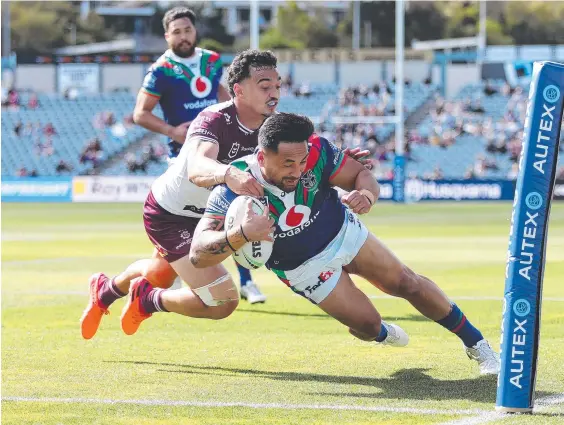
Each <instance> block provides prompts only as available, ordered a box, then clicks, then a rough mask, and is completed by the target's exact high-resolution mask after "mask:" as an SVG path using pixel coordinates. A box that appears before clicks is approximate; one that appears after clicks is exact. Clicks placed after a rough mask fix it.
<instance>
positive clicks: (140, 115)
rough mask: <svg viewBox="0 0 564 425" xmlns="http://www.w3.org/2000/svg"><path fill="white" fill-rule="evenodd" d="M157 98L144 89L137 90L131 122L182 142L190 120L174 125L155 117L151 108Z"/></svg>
mask: <svg viewBox="0 0 564 425" xmlns="http://www.w3.org/2000/svg"><path fill="white" fill-rule="evenodd" d="M159 99H160V98H159V97H157V96H155V95H153V94H149V93H147V92H146V91H145V90H144V89H141V90H139V94H138V95H137V102H136V104H135V109H134V110H133V122H135V124H137V125H140V126H141V127H143V128H146V129H147V130H149V131H152V132H154V133H160V134H164V135H165V136H167V137H170V138H171V139H172V140H174V141H175V142H178V143H184V140H185V139H186V133H187V132H188V127H189V125H190V122H185V123H183V124H180V125H179V126H177V127H174V126H172V125H170V124H167V123H166V122H165V121H163V120H162V119H160V118H159V117H157V116H156V115H155V114H153V109H155V106H157V103H159Z"/></svg>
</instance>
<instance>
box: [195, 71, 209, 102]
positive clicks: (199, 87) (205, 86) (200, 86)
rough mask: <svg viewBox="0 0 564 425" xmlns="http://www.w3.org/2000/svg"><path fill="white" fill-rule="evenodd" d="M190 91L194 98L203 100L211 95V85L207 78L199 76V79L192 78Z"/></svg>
mask: <svg viewBox="0 0 564 425" xmlns="http://www.w3.org/2000/svg"><path fill="white" fill-rule="evenodd" d="M190 89H191V90H192V94H193V95H194V96H196V97H197V98H198V99H203V98H204V97H206V96H208V95H209V94H210V93H211V90H212V83H211V81H210V79H209V78H208V77H206V76H205V75H200V76H199V77H194V78H192V81H190Z"/></svg>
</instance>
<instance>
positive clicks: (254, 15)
mask: <svg viewBox="0 0 564 425" xmlns="http://www.w3.org/2000/svg"><path fill="white" fill-rule="evenodd" d="M250 3H251V4H250V6H251V14H250V17H249V24H250V32H251V49H258V48H259V30H260V28H259V0H250Z"/></svg>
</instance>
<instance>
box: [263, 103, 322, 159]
mask: <svg viewBox="0 0 564 425" xmlns="http://www.w3.org/2000/svg"><path fill="white" fill-rule="evenodd" d="M313 131H314V126H313V123H312V122H311V120H310V119H309V118H308V117H306V116H304V115H298V114H290V113H285V112H280V113H277V114H274V115H271V116H270V117H268V118H267V119H266V121H264V123H263V124H262V126H261V127H260V130H259V134H258V143H259V146H260V147H262V148H264V149H268V150H270V151H272V152H275V153H277V152H278V145H279V144H280V143H281V142H284V143H303V142H305V141H307V140H308V139H309V138H310V137H311V135H312V134H313Z"/></svg>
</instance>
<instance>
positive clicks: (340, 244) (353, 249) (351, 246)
mask: <svg viewBox="0 0 564 425" xmlns="http://www.w3.org/2000/svg"><path fill="white" fill-rule="evenodd" d="M367 237H368V229H367V228H366V226H364V224H362V222H361V221H360V219H359V218H358V217H357V215H356V214H355V213H353V212H352V211H350V210H349V209H346V211H345V221H344V223H343V226H342V227H341V230H340V231H339V233H338V234H337V236H336V237H335V239H333V240H332V241H331V243H329V245H327V247H325V249H324V250H323V251H322V252H320V253H319V254H317V255H316V256H315V257H313V258H310V259H309V260H307V261H306V262H305V263H304V264H302V265H301V266H299V267H298V268H296V269H294V270H288V271H284V274H285V275H286V279H284V282H285V283H286V285H288V286H289V287H290V288H291V289H292V290H293V291H294V292H296V293H297V294H300V295H301V296H303V297H305V298H307V299H308V300H310V301H311V302H312V303H314V304H319V303H320V302H321V301H323V300H324V299H325V298H327V296H328V295H329V294H330V293H331V291H332V290H333V288H334V287H335V286H337V282H338V281H339V278H340V277H341V273H342V272H343V267H344V266H346V265H347V264H350V263H351V262H352V260H353V259H354V258H355V257H356V256H357V254H358V252H359V251H360V248H362V246H363V245H364V242H366V238H367Z"/></svg>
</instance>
